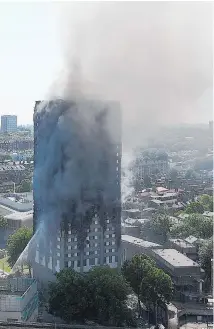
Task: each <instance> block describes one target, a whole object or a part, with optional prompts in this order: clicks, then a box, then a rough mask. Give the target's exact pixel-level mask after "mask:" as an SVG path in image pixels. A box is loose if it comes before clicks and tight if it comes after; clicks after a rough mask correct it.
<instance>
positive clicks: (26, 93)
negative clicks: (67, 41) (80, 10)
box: [0, 2, 60, 124]
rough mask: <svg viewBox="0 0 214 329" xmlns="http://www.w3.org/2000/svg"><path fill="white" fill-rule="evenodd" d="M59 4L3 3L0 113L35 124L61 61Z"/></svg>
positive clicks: (0, 23)
mask: <svg viewBox="0 0 214 329" xmlns="http://www.w3.org/2000/svg"><path fill="white" fill-rule="evenodd" d="M56 9H57V8H56V4H54V5H53V4H51V3H37V4H35V3H26V2H25V3H24V2H23V3H21V2H20V3H0V40H1V48H0V98H1V107H0V115H2V114H16V115H18V124H26V123H32V115H33V106H34V101H35V100H37V99H41V98H43V97H44V94H45V93H46V92H47V89H48V86H49V85H50V84H51V83H52V79H53V78H54V76H55V72H56V70H58V67H59V66H60V65H59V61H60V47H59V45H58V43H59V42H58V39H59V29H57V24H58V23H59V19H58V17H57V10H56Z"/></svg>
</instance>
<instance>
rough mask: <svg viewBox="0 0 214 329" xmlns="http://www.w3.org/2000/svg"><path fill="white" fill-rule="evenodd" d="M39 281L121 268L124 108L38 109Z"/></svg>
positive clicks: (47, 105)
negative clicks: (103, 267) (64, 274)
mask: <svg viewBox="0 0 214 329" xmlns="http://www.w3.org/2000/svg"><path fill="white" fill-rule="evenodd" d="M34 135H35V136H34V138H35V139H34V143H35V148H34V150H35V153H34V163H35V168H34V233H35V234H36V235H37V239H36V248H35V255H34V257H35V262H33V263H34V264H33V271H34V276H36V277H38V278H41V279H42V280H45V279H47V280H49V279H51V276H52V275H53V274H54V273H55V272H56V271H59V270H61V269H63V268H64V267H71V268H73V269H75V270H76V271H80V272H84V271H88V270H89V269H90V268H91V267H92V266H94V265H105V264H108V265H109V266H110V267H117V266H119V264H120V235H121V223H120V220H121V113H120V106H119V104H118V103H117V102H100V101H89V100H83V99H81V100H75V101H63V100H54V101H49V102H40V101H38V102H36V105H35V111H34Z"/></svg>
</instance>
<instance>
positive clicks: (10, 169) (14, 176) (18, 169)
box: [0, 164, 26, 184]
mask: <svg viewBox="0 0 214 329" xmlns="http://www.w3.org/2000/svg"><path fill="white" fill-rule="evenodd" d="M25 174H26V170H25V166H23V165H8V164H4V165H0V183H3V182H7V181H13V182H14V183H16V184H20V183H21V182H22V180H23V179H24V177H25Z"/></svg>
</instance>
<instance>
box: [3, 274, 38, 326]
mask: <svg viewBox="0 0 214 329" xmlns="http://www.w3.org/2000/svg"><path fill="white" fill-rule="evenodd" d="M37 317H38V289H37V282H36V280H35V279H31V278H23V277H19V278H11V277H7V278H0V319H1V321H8V322H15V321H17V322H18V321H24V322H25V321H29V322H36V321H37Z"/></svg>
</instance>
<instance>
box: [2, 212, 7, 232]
mask: <svg viewBox="0 0 214 329" xmlns="http://www.w3.org/2000/svg"><path fill="white" fill-rule="evenodd" d="M1 228H3V229H4V228H7V220H6V219H5V218H4V216H1V215H0V229H1Z"/></svg>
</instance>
